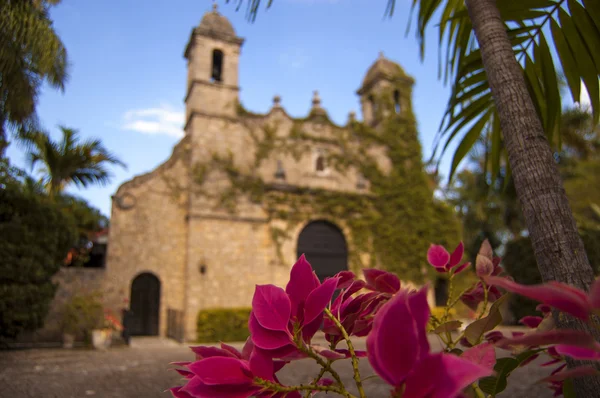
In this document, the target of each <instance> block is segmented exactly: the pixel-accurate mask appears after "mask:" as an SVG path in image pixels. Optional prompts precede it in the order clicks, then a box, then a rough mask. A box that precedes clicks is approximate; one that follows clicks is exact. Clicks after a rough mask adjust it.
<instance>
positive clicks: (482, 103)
mask: <svg viewBox="0 0 600 398" xmlns="http://www.w3.org/2000/svg"><path fill="white" fill-rule="evenodd" d="M492 105H493V99H492V94H491V93H490V92H488V93H487V94H486V95H485V96H483V97H481V98H479V99H477V100H476V101H475V102H473V103H471V104H469V106H467V107H466V108H465V109H463V110H462V111H461V112H460V114H459V115H458V116H456V117H453V118H451V120H450V121H449V122H448V125H447V126H446V127H445V129H446V131H445V132H444V133H447V132H448V131H449V130H450V128H451V127H453V131H452V132H450V137H448V139H447V140H446V144H445V145H444V148H443V149H442V154H443V153H444V152H446V149H447V148H448V145H450V142H451V141H452V139H453V138H454V137H455V136H456V134H458V133H459V132H460V130H461V129H462V128H463V127H464V126H466V125H467V124H469V123H471V122H472V121H473V119H475V117H477V115H479V114H481V113H482V112H484V111H485V110H486V109H489V108H490V107H491V106H492ZM459 120H460V123H458V124H456V123H457V122H458V121H459ZM442 123H444V121H442ZM453 125H454V126H453ZM441 128H442V126H440V129H441ZM467 134H468V133H467Z"/></svg>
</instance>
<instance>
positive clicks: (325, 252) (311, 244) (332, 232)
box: [296, 221, 348, 281]
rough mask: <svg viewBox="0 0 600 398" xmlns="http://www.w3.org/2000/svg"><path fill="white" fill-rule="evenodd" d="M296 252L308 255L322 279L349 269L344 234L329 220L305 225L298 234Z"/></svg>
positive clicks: (299, 254)
mask: <svg viewBox="0 0 600 398" xmlns="http://www.w3.org/2000/svg"><path fill="white" fill-rule="evenodd" d="M296 254H297V257H300V256H301V255H302V254H304V255H305V256H306V259H307V260H308V262H309V263H310V264H311V265H312V267H313V269H314V270H315V272H316V274H317V276H318V277H319V279H320V280H321V281H323V279H325V278H327V277H330V276H333V275H335V274H337V273H338V272H340V271H346V270H347V269H348V248H347V246H346V239H345V238H344V234H343V233H342V231H340V229H339V228H338V227H337V226H335V225H334V224H332V223H330V222H327V221H313V222H311V223H309V224H308V225H307V226H306V227H304V229H303V230H302V232H300V235H299V236H298V250H297V253H296Z"/></svg>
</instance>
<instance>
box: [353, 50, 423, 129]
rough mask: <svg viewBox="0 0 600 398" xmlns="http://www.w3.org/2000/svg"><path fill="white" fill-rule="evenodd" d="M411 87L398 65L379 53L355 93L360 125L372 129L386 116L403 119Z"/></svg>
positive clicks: (408, 79) (409, 80) (409, 109)
mask: <svg viewBox="0 0 600 398" xmlns="http://www.w3.org/2000/svg"><path fill="white" fill-rule="evenodd" d="M413 84H414V79H413V78H412V77H410V76H408V75H407V74H406V73H405V72H404V70H403V69H402V67H401V66H400V65H398V64H397V63H395V62H393V61H390V60H389V59H387V58H386V57H385V56H384V55H383V52H380V53H379V58H378V59H377V61H375V63H374V64H373V65H371V67H370V68H369V70H368V71H367V74H366V75H365V78H364V79H363V82H362V85H361V87H360V89H358V91H357V92H356V94H358V95H359V96H360V104H361V108H362V114H363V120H364V122H365V123H367V124H369V125H370V126H374V127H376V126H377V125H378V124H379V122H380V121H381V120H382V119H383V118H385V117H387V116H389V114H390V113H395V114H398V115H399V116H402V115H407V114H408V113H409V112H410V111H411V108H412V106H411V102H412V100H411V96H412V86H413Z"/></svg>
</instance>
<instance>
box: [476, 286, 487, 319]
mask: <svg viewBox="0 0 600 398" xmlns="http://www.w3.org/2000/svg"><path fill="white" fill-rule="evenodd" d="M481 283H482V285H483V308H482V309H481V313H480V314H479V316H478V317H477V320H480V319H481V318H483V314H485V310H486V308H487V305H488V288H487V286H486V284H485V282H484V281H481Z"/></svg>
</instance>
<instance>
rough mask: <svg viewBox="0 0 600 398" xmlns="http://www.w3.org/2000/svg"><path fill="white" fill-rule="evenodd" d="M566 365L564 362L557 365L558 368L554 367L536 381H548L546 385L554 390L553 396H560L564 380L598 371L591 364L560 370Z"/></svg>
mask: <svg viewBox="0 0 600 398" xmlns="http://www.w3.org/2000/svg"><path fill="white" fill-rule="evenodd" d="M566 366H567V365H566V364H564V365H562V366H559V367H558V368H556V369H554V371H553V372H552V373H551V374H550V376H548V377H545V378H543V379H541V380H538V383H542V382H547V383H548V387H549V388H550V389H551V390H553V391H554V395H553V396H554V397H560V396H562V395H563V386H564V382H565V380H567V379H572V378H574V377H581V376H589V375H594V374H597V373H598V371H597V370H596V369H595V368H594V367H592V366H580V367H577V368H575V369H569V370H565V371H562V370H563V369H564V368H565V367H566Z"/></svg>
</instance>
